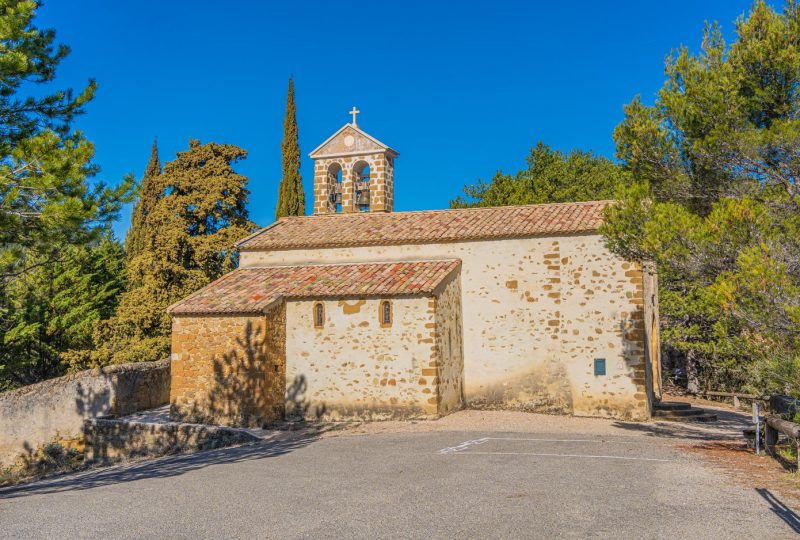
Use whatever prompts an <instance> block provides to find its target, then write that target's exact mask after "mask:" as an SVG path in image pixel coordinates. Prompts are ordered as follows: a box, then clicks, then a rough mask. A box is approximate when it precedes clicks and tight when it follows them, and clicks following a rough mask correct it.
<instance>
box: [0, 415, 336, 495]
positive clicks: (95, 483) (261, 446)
mask: <svg viewBox="0 0 800 540" xmlns="http://www.w3.org/2000/svg"><path fill="white" fill-rule="evenodd" d="M320 434H321V431H320V430H306V431H294V432H277V434H276V435H275V436H274V437H272V438H271V439H269V440H264V441H260V442H256V443H253V444H248V445H243V446H238V447H228V448H220V449H217V450H207V451H203V452H198V453H195V454H181V455H175V456H167V457H162V458H158V459H155V460H147V461H138V462H132V463H123V464H120V465H115V466H112V467H107V468H102V469H91V470H88V471H84V472H80V473H76V474H70V475H67V476H57V477H51V478H47V479H43V480H39V481H36V482H32V483H30V484H24V485H19V486H11V487H7V488H2V489H0V499H4V498H16V497H23V496H26V495H37V494H43V493H56V492H61V491H73V490H84V489H92V488H96V487H99V486H105V485H109V484H119V483H122V482H133V481H136V480H143V479H147V478H169V477H173V476H178V475H182V474H184V473H187V472H190V471H193V470H196V469H202V468H205V467H208V466H210V465H217V464H222V463H236V462H241V461H250V460H256V459H264V458H271V457H276V456H280V455H283V454H286V453H289V452H292V451H294V450H297V449H300V448H303V447H305V446H308V445H309V444H311V443H312V442H314V441H316V440H317V439H318V438H319V436H320Z"/></svg>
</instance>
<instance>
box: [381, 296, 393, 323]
mask: <svg viewBox="0 0 800 540" xmlns="http://www.w3.org/2000/svg"><path fill="white" fill-rule="evenodd" d="M380 307H381V309H380V320H381V326H384V327H385V326H391V325H392V303H391V302H389V301H388V300H384V301H383V302H381V306H380Z"/></svg>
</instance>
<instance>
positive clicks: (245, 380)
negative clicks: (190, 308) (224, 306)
mask: <svg viewBox="0 0 800 540" xmlns="http://www.w3.org/2000/svg"><path fill="white" fill-rule="evenodd" d="M285 317H286V315H285V304H283V303H280V304H278V305H276V306H275V307H273V308H272V309H271V310H270V312H269V313H268V314H267V315H266V316H199V317H174V318H173V320H172V388H171V391H170V404H171V406H170V416H171V417H172V418H173V419H176V420H183V421H189V422H200V423H208V424H222V425H230V426H251V427H260V426H261V425H263V424H264V423H267V422H271V421H275V420H279V419H281V418H282V416H283V396H284V390H285V387H284V381H285V366H286V361H285V358H286V356H285V349H284V343H285V341H284V335H285V334H284V332H285V325H286V323H285V321H286V319H285Z"/></svg>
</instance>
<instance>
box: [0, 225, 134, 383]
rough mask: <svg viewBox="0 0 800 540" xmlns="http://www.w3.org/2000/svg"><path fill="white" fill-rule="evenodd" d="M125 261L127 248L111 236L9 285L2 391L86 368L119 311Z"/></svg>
mask: <svg viewBox="0 0 800 540" xmlns="http://www.w3.org/2000/svg"><path fill="white" fill-rule="evenodd" d="M123 260H124V257H123V250H122V245H121V244H120V243H119V242H117V241H116V240H115V239H114V238H113V237H112V236H111V235H106V236H104V237H102V238H101V239H100V240H99V241H95V242H92V244H91V245H88V246H70V247H67V248H65V249H64V251H63V252H62V254H61V257H60V260H59V261H58V262H52V263H48V264H41V265H37V266H36V267H34V268H32V269H31V270H30V271H28V272H26V273H25V274H23V275H21V276H20V277H19V278H17V279H15V280H14V281H12V282H10V283H9V285H8V287H7V288H6V291H5V292H6V293H7V294H8V298H7V302H6V309H5V312H4V314H3V318H2V322H1V323H0V325H2V328H3V346H2V347H0V390H2V389H4V388H9V387H14V386H19V385H23V384H31V383H35V382H38V381H40V380H42V379H47V378H49V377H55V376H58V375H62V374H63V373H64V372H65V371H66V370H67V369H68V368H69V367H70V366H72V367H75V368H80V367H83V361H82V359H83V358H85V357H87V356H88V355H89V352H90V351H91V350H92V349H93V348H94V342H93V337H92V336H93V331H94V327H95V324H96V323H97V322H98V321H100V320H101V319H104V318H107V317H110V316H111V315H112V314H113V313H114V309H115V308H116V306H117V299H118V297H119V293H120V292H121V291H122V288H123V286H124V269H123ZM31 262H34V263H35V262H40V260H39V259H37V260H34V261H31Z"/></svg>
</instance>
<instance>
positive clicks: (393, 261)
mask: <svg viewBox="0 0 800 540" xmlns="http://www.w3.org/2000/svg"><path fill="white" fill-rule="evenodd" d="M443 262H444V263H453V262H457V263H461V259H459V258H458V257H444V258H443V257H435V258H433V259H388V260H385V261H384V260H380V261H357V262H329V263H324V262H320V263H316V262H312V263H294V264H259V265H254V266H245V267H240V268H236V269H235V270H232V272H235V271H236V270H259V269H264V268H305V267H309V268H311V267H315V266H373V265H376V266H384V265H387V264H413V263H443ZM229 274H230V273H228V274H225V276H227V275H229ZM225 276H222V277H219V278H217V279H216V280H214V281H212V282H211V283H216V282H217V281H219V280H221V279H222V278H224V277H225ZM209 285H210V284H209Z"/></svg>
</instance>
